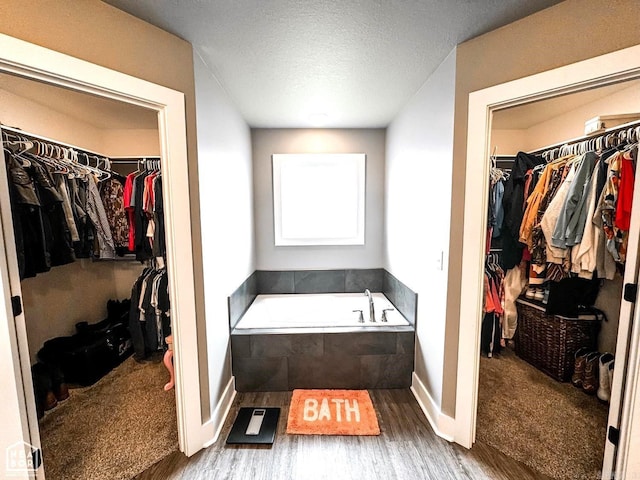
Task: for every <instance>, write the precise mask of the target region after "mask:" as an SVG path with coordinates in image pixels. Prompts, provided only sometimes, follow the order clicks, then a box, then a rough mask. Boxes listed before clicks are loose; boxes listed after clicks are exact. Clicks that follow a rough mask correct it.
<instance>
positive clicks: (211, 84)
mask: <svg viewBox="0 0 640 480" xmlns="http://www.w3.org/2000/svg"><path fill="white" fill-rule="evenodd" d="M193 61H194V70H195V82H196V84H195V87H196V120H197V128H198V172H199V182H200V216H201V222H202V246H203V259H202V261H203V272H204V292H205V311H206V339H207V361H208V366H209V386H210V392H209V393H210V402H211V411H212V412H215V409H216V406H217V405H218V402H219V401H220V399H221V397H222V393H223V390H224V388H225V386H226V385H227V383H228V382H229V380H230V379H231V357H230V340H229V321H228V313H227V296H228V295H230V294H231V293H232V292H233V291H234V290H235V289H236V288H237V287H238V286H239V285H240V284H241V283H242V282H243V281H244V280H245V279H246V278H247V277H248V276H249V275H250V274H251V273H252V272H253V270H254V269H255V259H254V243H253V238H254V234H253V193H252V166H251V133H250V130H249V127H248V126H247V124H246V123H245V122H244V120H243V119H242V118H241V117H240V115H239V113H238V112H237V111H236V109H235V108H234V106H233V105H232V104H231V102H230V100H229V99H228V97H227V95H226V93H225V92H224V90H223V89H222V87H221V86H220V84H219V83H218V81H217V80H216V78H215V77H214V76H213V74H212V73H211V72H210V71H209V69H208V67H207V66H206V64H205V63H204V62H203V61H202V59H201V58H200V56H199V55H198V53H197V52H196V51H195V49H194V57H193Z"/></svg>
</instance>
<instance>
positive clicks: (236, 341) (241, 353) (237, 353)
mask: <svg viewBox="0 0 640 480" xmlns="http://www.w3.org/2000/svg"><path fill="white" fill-rule="evenodd" d="M231 353H232V355H233V357H234V358H249V357H250V356H251V335H231Z"/></svg>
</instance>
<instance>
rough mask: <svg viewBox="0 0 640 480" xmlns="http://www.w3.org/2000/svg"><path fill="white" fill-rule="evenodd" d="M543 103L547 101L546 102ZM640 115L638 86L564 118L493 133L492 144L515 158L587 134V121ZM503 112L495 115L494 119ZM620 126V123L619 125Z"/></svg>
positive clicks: (502, 152) (609, 96) (582, 108)
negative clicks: (607, 117) (585, 127)
mask: <svg viewBox="0 0 640 480" xmlns="http://www.w3.org/2000/svg"><path fill="white" fill-rule="evenodd" d="M543 102H544V101H543ZM638 112H640V88H638V87H637V85H635V86H633V87H629V88H625V89H624V90H620V91H618V92H615V93H613V94H611V95H608V96H606V97H603V98H600V99H598V100H595V101H592V102H588V103H585V104H584V105H581V106H579V107H577V108H574V109H572V110H570V111H568V112H565V113H563V114H561V115H556V116H554V117H552V118H548V119H547V120H545V121H544V122H540V123H537V124H535V125H532V126H530V127H529V128H523V129H519V130H517V129H514V130H501V129H493V130H492V131H491V145H492V150H493V147H497V150H498V152H497V153H498V155H515V154H517V153H518V152H519V151H525V152H527V151H532V150H536V149H538V148H543V147H546V146H547V145H554V144H556V143H559V142H564V141H566V140H570V139H572V138H578V137H582V136H583V135H584V122H586V121H587V120H589V119H591V118H594V117H597V116H599V115H615V114H622V113H638ZM499 115H500V112H497V113H496V114H494V119H495V117H496V116H499ZM616 124H617V123H616ZM614 125H615V124H614Z"/></svg>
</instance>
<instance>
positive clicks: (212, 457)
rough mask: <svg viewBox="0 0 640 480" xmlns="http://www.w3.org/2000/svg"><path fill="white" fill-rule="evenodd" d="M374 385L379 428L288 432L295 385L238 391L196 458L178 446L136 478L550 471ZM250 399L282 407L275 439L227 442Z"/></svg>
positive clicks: (527, 474)
mask: <svg viewBox="0 0 640 480" xmlns="http://www.w3.org/2000/svg"><path fill="white" fill-rule="evenodd" d="M369 393H370V395H371V399H372V401H373V404H374V407H375V409H376V411H377V413H378V420H379V423H380V430H381V432H382V433H381V435H380V436H374V437H349V436H319V435H287V434H286V433H285V430H286V424H287V415H288V406H289V401H290V399H291V392H274V393H244V394H243V393H238V395H237V396H236V399H235V402H234V404H233V407H232V409H231V412H230V414H229V416H228V418H227V421H226V423H225V426H224V428H223V430H222V433H221V434H220V438H219V439H218V441H217V442H216V443H215V444H214V445H212V446H211V447H209V448H207V449H205V450H203V451H201V452H199V453H197V454H196V455H194V456H193V457H191V458H187V457H185V456H184V455H183V454H181V453H176V454H172V455H170V456H169V457H167V458H165V459H164V460H162V461H160V462H159V463H157V464H156V465H154V466H153V467H151V468H150V469H148V470H147V471H145V472H143V473H142V474H140V475H138V476H137V477H136V480H151V479H163V480H164V479H170V480H177V479H181V480H182V479H183V480H196V479H203V480H204V479H214V480H227V479H237V480H241V479H242V480H316V479H317V480H320V479H323V480H324V479H326V480H329V479H330V480H341V479H346V480H350V479H354V480H355V479H367V480H368V479H384V480H411V479H434V480H446V479H492V480H502V479H504V480H506V479H518V480H529V479H536V480H538V479H540V480H546V479H548V477H545V476H544V475H542V474H539V473H537V472H535V471H533V470H531V469H530V468H529V467H527V466H526V465H524V464H522V463H519V462H517V461H515V460H513V459H511V458H509V457H507V456H505V455H503V454H502V453H500V452H499V451H497V450H495V449H494V448H492V447H490V446H487V445H483V444H478V443H477V444H476V445H475V446H474V447H473V449H471V450H466V449H464V448H462V447H460V446H458V445H456V444H452V443H449V442H447V441H445V440H443V439H441V438H440V437H438V436H437V435H436V434H435V433H433V430H431V427H430V426H429V423H428V422H427V420H426V419H425V417H424V414H423V413H422V411H421V410H420V407H419V406H418V403H417V402H416V400H415V398H414V397H413V395H412V394H411V391H410V390H408V389H398V390H370V391H369ZM251 406H263V407H281V409H282V410H281V412H280V420H279V422H278V433H277V435H276V440H275V443H274V445H273V446H272V447H264V446H262V447H248V446H227V445H225V441H226V438H227V435H228V433H229V430H230V428H231V424H232V423H233V421H234V420H235V417H236V413H237V411H238V408H240V407H251Z"/></svg>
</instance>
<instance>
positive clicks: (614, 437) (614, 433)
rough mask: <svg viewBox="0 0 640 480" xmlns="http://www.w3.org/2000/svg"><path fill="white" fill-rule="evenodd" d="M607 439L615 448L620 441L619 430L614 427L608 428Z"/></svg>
mask: <svg viewBox="0 0 640 480" xmlns="http://www.w3.org/2000/svg"><path fill="white" fill-rule="evenodd" d="M607 438H608V439H609V441H610V442H611V443H613V444H614V445H615V446H616V447H617V446H618V442H619V441H620V430H618V429H617V428H616V427H609V434H608V435H607Z"/></svg>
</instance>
